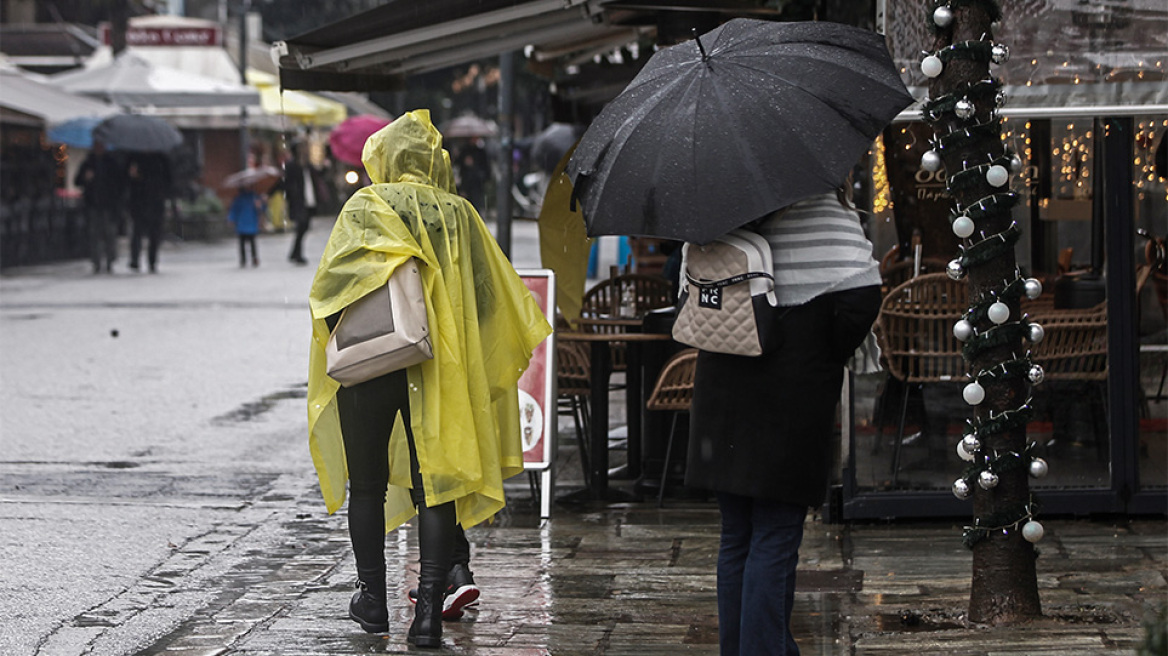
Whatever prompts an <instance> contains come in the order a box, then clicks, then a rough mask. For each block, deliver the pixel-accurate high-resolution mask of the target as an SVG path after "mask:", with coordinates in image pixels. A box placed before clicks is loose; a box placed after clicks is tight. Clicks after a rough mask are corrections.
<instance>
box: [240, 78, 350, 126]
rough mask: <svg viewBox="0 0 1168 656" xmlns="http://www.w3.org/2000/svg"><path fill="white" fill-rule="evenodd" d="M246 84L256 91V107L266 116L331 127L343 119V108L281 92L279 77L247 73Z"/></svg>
mask: <svg viewBox="0 0 1168 656" xmlns="http://www.w3.org/2000/svg"><path fill="white" fill-rule="evenodd" d="M247 81H248V83H249V84H251V85H252V86H254V87H255V88H257V89H259V92H260V108H261V109H263V110H264V113H266V114H272V115H275V116H287V117H288V118H290V119H294V120H296V121H298V122H300V123H302V124H305V125H314V126H317V127H327V126H333V125H336V124H338V123H340V122H341V121H343V120H345V118H346V117H347V116H348V114H349V112H348V109H347V108H346V107H345V105H343V104H341V103H339V102H337V101H335V100H329V99H328V98H325V97H324V96H318V95H316V94H314V93H309V92H307V91H296V90H291V89H286V90H283V91H281V89H280V83H279V78H277V77H276V76H275V75H271V74H269V73H264V72H263V71H257V70H255V69H251V70H248V72H247Z"/></svg>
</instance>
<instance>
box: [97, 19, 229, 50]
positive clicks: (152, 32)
mask: <svg viewBox="0 0 1168 656" xmlns="http://www.w3.org/2000/svg"><path fill="white" fill-rule="evenodd" d="M101 42H102V43H104V44H105V45H107V46H108V45H110V42H111V36H110V26H109V23H105V24H103V25H102V26H101ZM126 45H127V46H134V47H145V46H222V45H223V32H222V30H220V29H219V28H218V27H130V28H127V29H126Z"/></svg>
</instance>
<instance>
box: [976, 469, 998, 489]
mask: <svg viewBox="0 0 1168 656" xmlns="http://www.w3.org/2000/svg"><path fill="white" fill-rule="evenodd" d="M977 484H978V485H980V486H981V489H983V490H992V489H994V488H995V487H997V486H998V475H997V474H995V473H993V472H992V471H990V470H988V469H987V470H985V471H983V472H982V473H980V474H978V475H977Z"/></svg>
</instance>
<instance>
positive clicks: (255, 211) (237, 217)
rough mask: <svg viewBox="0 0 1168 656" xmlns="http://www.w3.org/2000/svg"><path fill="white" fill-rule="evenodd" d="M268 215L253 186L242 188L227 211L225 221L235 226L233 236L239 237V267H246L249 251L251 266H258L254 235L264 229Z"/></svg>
mask: <svg viewBox="0 0 1168 656" xmlns="http://www.w3.org/2000/svg"><path fill="white" fill-rule="evenodd" d="M267 215H268V206H267V203H266V202H265V201H264V198H263V196H261V195H260V194H259V193H258V192H257V191H256V189H255V186H254V185H252V186H248V187H242V188H241V189H240V190H239V193H238V194H236V196H235V199H234V200H232V201H231V207H230V208H228V210H227V220H228V221H231V223H232V224H233V225H234V226H235V234H236V235H237V236H238V237H239V266H240V267H241V268H242V267H246V266H247V253H248V249H249V247H250V250H251V265H252V266H253V267H258V266H259V265H260V258H259V255H258V254H257V253H256V234H257V233H259V231H260V230H262V229H263V227H264V221H265V219H266V217H267Z"/></svg>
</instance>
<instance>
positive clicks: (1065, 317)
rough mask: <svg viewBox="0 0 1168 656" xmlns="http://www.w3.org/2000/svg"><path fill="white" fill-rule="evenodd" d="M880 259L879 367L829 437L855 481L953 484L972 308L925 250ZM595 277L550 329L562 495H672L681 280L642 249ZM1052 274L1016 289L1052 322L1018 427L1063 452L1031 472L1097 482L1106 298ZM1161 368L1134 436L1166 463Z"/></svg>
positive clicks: (1058, 482) (1051, 450)
mask: <svg viewBox="0 0 1168 656" xmlns="http://www.w3.org/2000/svg"><path fill="white" fill-rule="evenodd" d="M647 268H648V267H647ZM882 271H883V272H884V273H885V289H884V301H883V304H882V307H881V312H880V315H879V318H878V320H877V323H876V325H875V326H874V331H875V332H876V334H877V337H878V342H879V344H880V346H881V351H882V353H881V361H882V362H881V364H882V367H883V371H881V372H878V373H875V374H867V375H862V376H855V377H853V383H852V387H851V391H850V399H847V397H845V401H850V404H851V407H852V413H853V415H852V416H853V417H854V426H848V425H846V424H845V422H846V421H847V420H846V417H847V414H846V413H843V412H841V414H840V424H839V426H838V433H837V435H839V438H840V440H841V442H844V441H847V440H848V436H849V435H851V440H852V443H851V444H850V445H843V446H842V449H843V450H844V453H847V450H848V449H851V450H853V451H854V456H855V472H854V474H853V475H854V476H855V477H856V483H857V486H858V488H860V489H869V490H883V491H895V490H918V491H920V490H948V488H949V486H950V485H951V483H952V479H953V478H954V476H956V475H958V474H959V473H960V471H961V470H962V469H963V468H964V466H965V464H966V463H964V462H962V461H961V460H960V459H959V457H958V454H957V451H956V445H957V443H958V442H959V441H960V439H961V436H962V434H963V431H964V428H965V420H966V419H967V418H970V417H972V414H973V411H972V409H971V407H970V406H969V405H968V404H967V403H966V402H965V401H964V400H963V399H962V388H963V387H964V386H965V384H966V383H967V382H968V378H967V375H966V372H967V370H968V365H967V363H966V362H965V361H964V359H963V357H962V342H960V341H959V340H957V339H956V338H955V337H954V335H953V324H954V323H955V322H956V321H957V320H959V319H960V318H962V317H963V316H964V314H965V312H966V311H967V310H968V307H969V303H968V299H967V285H966V283H965V282H964V281H955V280H953V279H951V278H950V277H949V276H948V275H947V274H946V273H944V272H941V271H943V269H941V271H939V264H938V263H937V262H931V261H930V262H926V263H915V264H914V263H913V262H912V260H911V258H910V259H908V260H907V261H900V260H893V258H885V261H884V263H883V266H882ZM1147 281H1148V277H1147V276H1144V277H1143V278H1142V280H1141V284H1146V283H1147ZM589 283H590V284H589V285H588V287H587V289H586V291H585V295H584V303H583V308H582V312H581V317H580V318H579V320H578V321H576V322H574V323H571V324H570V323H568V322H567V321H564V320H563V319H562V318H561V319H560V321H559V325H558V330H557V347H556V350H557V362H558V369H557V373H558V385H559V387H558V393H559V408H560V416H561V419H560V422H559V426H560V433H561V439H560V444H561V449H568V450H570V451H572V452H574V453H575V454H576V455H577V456H578V458H572V459H571V462H572V465H571V467H572V469H573V471H571V472H564V473H563V474H562V475H561V480H571V481H573V482H575V481H579V482H580V483H581V484H582V485H583V489H582V490H577V491H575V492H573V493H572V495H570V496H575V497H582V498H584V499H589V500H605V501H625V500H630V499H637V500H648V499H651V498H656V499H657V500H658V502H659V503H662V504H664V503H667V502H668V501H667V500H668V499H669V498H670V497H672V496H687V497H692V496H693V495H698V496H701V494H702V493H701V492H700V491H695V490H687V489H686V488H685V486H684V484H683V473H684V466H685V465H684V462H685V445H686V440H687V435H688V421H687V416H688V415H687V412H688V409H689V398H690V395H691V394H692V388H693V363H694V360H695V359H696V358H695V355H696V351H695V350H694V349H691V348H688V347H687V346H686V345H684V344H680V343H678V342H676V341H674V340H673V339H672V338H671V336H670V335H669V332H670V328H671V325H672V318H673V312H674V303H675V296H674V294H675V292H674V283H673V282H672V281H670V280H668V279H666V278H665V277H664V276H663V275H662V274H661V272H660V269H659V268H657V267H651V268H649V271H648V272H644V269H640V270H639V269H638V268H637V266H636V259H635V257H631V258H630V265H629V266H627V267H612V268H611V269H610V270H609V271H608V272H607V275H606V276H604V277H601V278H599V279H592V280H590V281H589ZM1055 287H1056V286H1055V284H1054V279H1053V278H1051V279H1049V280H1047V281H1046V283H1045V285H1044V290H1043V293H1042V294H1041V295H1039V296H1038V297H1036V298H1033V299H1030V298H1026V297H1023V300H1022V312H1024V313H1026V314H1027V315H1028V316H1029V317H1030V319H1031V320H1032V321H1033V322H1035V323H1038V324H1040V325H1042V326H1043V328H1044V333H1045V334H1044V337H1043V339H1042V340H1041V341H1040V342H1039V343H1036V344H1033V345H1032V346H1031V353H1030V355H1031V359H1032V361H1033V362H1034V363H1035V364H1038V365H1040V366H1041V367H1042V368H1043V370H1044V374H1045V375H1044V380H1043V382H1042V384H1040V385H1035V386H1033V388H1032V390H1033V392H1032V394H1033V395H1032V397H1031V399H1030V405H1031V407H1032V408H1033V415H1032V417H1031V419H1030V422H1029V423H1028V425H1027V439H1028V441H1030V442H1033V443H1034V444H1035V446H1034V448H1035V453H1036V454H1037V455H1041V456H1042V457H1044V458H1046V459H1047V460H1048V461H1051V462H1053V463H1057V465H1058V466H1057V467H1052V473H1051V476H1050V477H1048V478H1047V479H1044V480H1043V481H1041V482H1040V483H1036V486H1038V487H1041V486H1047V487H1055V488H1078V487H1091V486H1104V485H1106V484H1107V482H1108V475H1109V467H1110V461H1109V458H1110V439H1111V438H1110V435H1109V429H1108V421H1107V416H1108V415H1107V413H1108V412H1109V407H1108V402H1109V399H1108V352H1107V350H1108V333H1107V331H1108V321H1107V319H1108V317H1107V304H1106V302H1105V300H1104V301H1103V302H1099V303H1095V304H1092V305H1090V306H1088V307H1082V308H1072V307H1056V305H1057V303H1056V299H1055ZM1156 373H1159V370H1158V369H1157V370H1155V371H1150V370H1149V371H1147V372H1145V373H1144V376H1143V385H1142V386H1141V390H1142V391H1141V394H1142V399H1141V407H1140V422H1141V427H1142V432H1141V436H1140V447H1139V448H1140V449H1141V450H1142V453H1141V459H1142V461H1147V462H1148V463H1155V462H1160V463H1164V462H1168V451H1166V448H1168V447H1166V445H1165V439H1164V431H1163V429H1162V427H1163V425H1164V423H1165V407H1164V406H1165V403H1164V402H1163V392H1162V391H1159V392H1157V385H1156V382H1157V379H1156V376H1154V375H1153V374H1156ZM1157 395H1159V396H1157ZM1157 427H1160V428H1157ZM1161 468H1163V464H1161ZM1147 473H1148V474H1150V475H1152V476H1156V475H1159V476H1164V472H1147Z"/></svg>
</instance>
